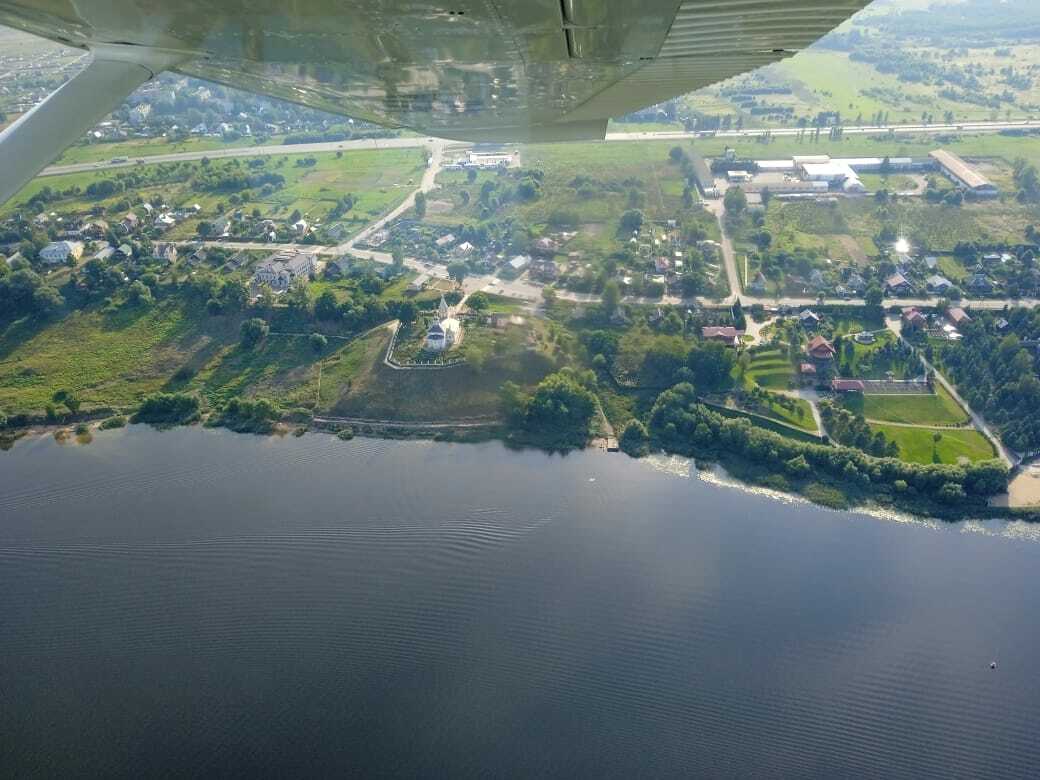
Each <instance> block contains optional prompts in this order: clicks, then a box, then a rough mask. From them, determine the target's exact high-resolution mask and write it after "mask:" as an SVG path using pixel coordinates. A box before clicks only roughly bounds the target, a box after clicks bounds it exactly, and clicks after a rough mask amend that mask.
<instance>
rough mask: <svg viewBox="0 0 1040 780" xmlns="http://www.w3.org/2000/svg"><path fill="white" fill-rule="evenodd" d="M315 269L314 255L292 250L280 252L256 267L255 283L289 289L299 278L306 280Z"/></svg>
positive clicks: (273, 288)
mask: <svg viewBox="0 0 1040 780" xmlns="http://www.w3.org/2000/svg"><path fill="white" fill-rule="evenodd" d="M314 270H315V264H314V255H312V254H305V253H303V252H293V251H291V250H289V251H286V252H279V253H277V254H275V255H272V256H271V257H269V258H267V259H266V260H265V261H264V262H262V263H261V264H260V265H258V266H257V267H256V269H255V270H254V271H253V283H254V284H266V285H268V286H270V288H271V289H272V290H277V291H283V290H288V289H289V288H290V287H292V285H293V283H294V282H296V281H297V280H302V281H304V282H306V281H307V279H308V278H309V277H310V275H311V274H313V273H314Z"/></svg>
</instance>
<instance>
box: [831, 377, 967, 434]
mask: <svg viewBox="0 0 1040 780" xmlns="http://www.w3.org/2000/svg"><path fill="white" fill-rule="evenodd" d="M846 406H847V407H848V408H849V409H850V410H851V411H854V412H857V413H860V414H862V415H863V416H864V417H866V418H867V419H868V420H883V421H885V422H894V423H911V424H917V425H960V424H962V423H966V422H967V421H968V415H967V414H965V413H964V410H962V409H961V408H960V406H958V405H957V402H956V401H954V400H953V397H952V396H951V395H950V394H949V393H947V392H946V390H944V389H943V388H942V387H941V386H937V387H936V393H935V394H928V395H925V394H920V395H918V394H914V395H909V394H908V395H864V396H863V397H862V398H861V399H852V398H849V399H847V402H846Z"/></svg>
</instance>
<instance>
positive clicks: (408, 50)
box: [0, 0, 869, 203]
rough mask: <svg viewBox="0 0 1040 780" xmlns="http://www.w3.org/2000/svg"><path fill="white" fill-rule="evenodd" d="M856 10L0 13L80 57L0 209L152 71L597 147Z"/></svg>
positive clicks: (1, 187) (229, 7) (116, 5)
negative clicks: (609, 127)
mask: <svg viewBox="0 0 1040 780" xmlns="http://www.w3.org/2000/svg"><path fill="white" fill-rule="evenodd" d="M868 2H869V0H638V2H636V1H635V0H447V2H446V3H445V4H443V5H442V4H439V3H434V2H429V1H428V0H337V2H332V1H331V0H171V1H168V2H165V3H163V2H157V1H156V0H106V2H87V1H85V0H0V24H5V25H8V26H11V27H15V28H18V29H22V30H25V31H27V32H30V33H34V34H37V35H40V36H42V37H45V38H50V39H52V40H55V41H59V42H61V43H64V44H66V45H70V46H75V47H79V48H83V49H87V50H90V51H92V52H93V54H94V58H93V62H92V63H91V65H90V66H88V68H87V69H86V71H85V72H84V73H85V75H86V78H84V80H83V81H82V82H81V83H79V84H77V79H78V78H79V77H77V79H73V80H72V82H70V83H69V84H67V85H65V87H63V88H62V89H61V90H58V92H56V93H55V95H53V96H52V97H51V98H48V100H47V101H45V103H44V104H41V106H40V107H38V108H37V109H35V110H34V112H30V114H27V115H26V116H25V117H22V119H21V120H20V121H19V122H18V123H16V124H15V125H13V126H12V127H11V128H8V130H6V131H4V133H2V134H0V171H2V172H3V173H0V203H2V202H3V201H4V200H6V199H7V198H9V197H10V196H11V195H13V194H14V192H15V191H17V189H18V188H20V187H21V185H22V184H23V183H24V181H19V182H18V183H17V185H15V184H14V180H15V176H12V175H10V174H9V172H10V171H16V173H17V178H19V179H21V178H23V177H26V178H24V180H25V181H27V180H28V178H31V177H32V176H33V175H35V174H36V173H37V172H38V171H39V169H40V168H42V167H43V166H44V165H46V164H48V163H49V162H51V161H52V160H53V159H54V157H56V156H57V155H58V154H60V153H61V151H62V150H63V149H64V147H65V145H67V144H69V143H72V142H73V141H75V140H76V138H78V137H79V136H80V135H81V134H82V133H83V132H84V131H85V130H87V129H89V127H91V126H92V125H93V124H94V123H95V122H96V121H98V119H100V118H101V117H103V116H104V115H105V114H107V113H108V112H109V111H111V110H112V109H113V108H115V107H116V106H118V105H119V104H120V103H121V102H122V101H123V99H125V97H126V96H127V94H129V91H132V90H133V89H135V88H136V87H137V86H139V85H140V84H141V83H143V81H145V80H147V79H149V78H152V77H153V76H154V75H155V74H156V73H159V72H161V71H163V70H173V71H176V72H179V73H183V74H186V75H190V76H196V77H199V78H203V79H208V80H211V81H215V82H218V83H222V84H227V85H229V86H234V87H238V88H241V89H245V90H250V91H253V92H257V93H260V94H265V95H270V96H273V97H279V98H283V99H285V100H290V101H293V102H295V103H300V104H303V105H307V106H310V107H313V108H318V109H322V110H325V111H330V112H333V113H338V114H345V115H349V116H353V117H357V118H359V119H366V120H369V121H372V122H376V123H379V124H383V125H388V126H392V127H409V128H414V129H416V130H419V131H421V132H424V133H430V134H432V135H437V136H441V137H446V138H457V139H462V140H474V141H552V140H577V139H585V138H602V137H603V135H604V133H605V131H606V123H607V119H608V118H609V117H612V116H620V115H623V114H626V113H628V112H630V111H634V110H637V109H639V108H643V107H645V106H648V105H653V104H654V103H658V102H661V101H663V100H666V99H668V98H671V97H674V96H676V95H680V94H683V93H685V92H689V91H691V90H693V89H697V88H699V87H703V86H705V85H708V84H712V83H714V82H717V81H721V80H723V79H726V78H728V77H730V76H733V75H736V74H738V73H743V72H745V71H748V70H752V69H754V68H757V67H759V66H761V65H766V64H768V63H770V62H775V61H776V60H779V59H782V58H783V57H787V56H790V55H792V54H794V53H796V52H797V51H799V50H800V49H802V48H804V47H805V46H807V45H808V44H809V43H811V42H812V41H814V40H816V39H817V38H819V37H820V36H822V35H824V34H826V33H827V32H828V31H829V30H831V29H832V28H833V27H835V26H836V25H838V24H839V23H841V22H842V21H843V20H844V19H846V18H847V17H848V16H850V15H851V14H853V13H855V12H856V11H858V10H860V9H861V8H862V7H864V6H865V5H867V3H868ZM99 63H101V64H102V65H103V66H104V67H95V66H98V64H99ZM92 69H93V70H92ZM87 90H89V91H87ZM85 94H86V95H87V96H88V98H87V99H84V95H85ZM77 98H78V99H77ZM47 103H52V106H51V109H50V110H49V111H45V112H44V113H45V114H46V119H47V122H48V124H47V125H43V124H42V120H39V119H38V120H37V121H36V122H34V121H33V119H32V116H33V114H34V113H36V112H37V111H40V110H41V109H43V108H44V107H45V106H46V104H47ZM54 122H60V124H61V128H60V132H59V129H58V128H56V127H54V126H53V123H54ZM20 134H21V135H25V136H26V137H27V138H26V140H25V142H23V143H22V144H14V143H12V141H11V139H12V138H14V137H15V136H17V135H20ZM41 160H42V162H41ZM12 166H13V167H12Z"/></svg>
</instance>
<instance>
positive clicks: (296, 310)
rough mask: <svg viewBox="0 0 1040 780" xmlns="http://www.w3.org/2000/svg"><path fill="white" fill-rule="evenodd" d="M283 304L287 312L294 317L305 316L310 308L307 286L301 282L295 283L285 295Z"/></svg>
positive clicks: (309, 295)
mask: <svg viewBox="0 0 1040 780" xmlns="http://www.w3.org/2000/svg"><path fill="white" fill-rule="evenodd" d="M285 303H286V305H288V307H289V311H291V312H292V313H293V314H295V315H296V316H306V315H307V314H308V313H309V312H310V307H311V294H310V292H308V290H307V285H306V284H305V283H303V282H302V281H297V282H295V283H294V284H293V286H292V287H290V288H289V291H288V292H287V293H286V294H285Z"/></svg>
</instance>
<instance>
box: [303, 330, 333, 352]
mask: <svg viewBox="0 0 1040 780" xmlns="http://www.w3.org/2000/svg"><path fill="white" fill-rule="evenodd" d="M308 341H309V342H310V345H311V349H313V350H314V351H315V352H321V351H322V350H323V349H325V347H327V346H328V345H329V340H328V339H327V338H325V336H323V335H322V334H321V333H312V334H311V335H310V338H309V339H308Z"/></svg>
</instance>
